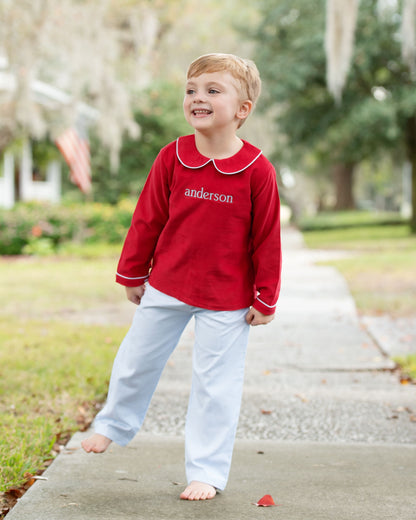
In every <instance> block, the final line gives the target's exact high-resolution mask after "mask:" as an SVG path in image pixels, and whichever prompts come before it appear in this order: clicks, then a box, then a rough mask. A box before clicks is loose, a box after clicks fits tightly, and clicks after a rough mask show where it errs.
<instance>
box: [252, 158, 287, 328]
mask: <svg viewBox="0 0 416 520" xmlns="http://www.w3.org/2000/svg"><path fill="white" fill-rule="evenodd" d="M267 163H268V167H266V168H264V169H263V170H262V171H259V170H257V171H256V172H255V173H256V175H255V176H253V185H252V194H253V195H252V201H253V202H252V214H253V216H252V244H253V253H252V261H253V266H254V277H255V278H254V281H255V285H256V290H257V292H258V295H257V298H256V299H255V301H254V303H253V307H252V308H253V309H255V310H256V311H258V312H259V313H260V315H263V316H273V315H274V313H275V312H276V303H277V299H278V297H279V292H280V277H281V264H282V252H281V241H280V200H279V193H278V188H277V182H276V172H275V170H274V168H273V166H272V165H271V164H270V163H269V162H268V161H267ZM259 320H260V321H261V323H265V322H266V321H265V318H261V317H259V316H258V315H257V316H256V317H255V318H254V321H255V322H258V321H259ZM269 321H271V319H270V320H269ZM259 324H260V323H259Z"/></svg>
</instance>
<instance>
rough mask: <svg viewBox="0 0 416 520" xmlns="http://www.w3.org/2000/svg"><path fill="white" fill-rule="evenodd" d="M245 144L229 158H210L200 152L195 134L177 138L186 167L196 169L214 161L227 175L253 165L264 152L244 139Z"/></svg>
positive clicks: (177, 148) (181, 159) (215, 165)
mask: <svg viewBox="0 0 416 520" xmlns="http://www.w3.org/2000/svg"><path fill="white" fill-rule="evenodd" d="M243 143H244V146H243V147H242V148H241V150H239V151H238V152H237V153H236V154H235V155H233V156H232V157H227V159H209V158H208V157H205V156H204V155H202V154H200V153H199V152H198V149H197V147H196V144H195V135H193V134H192V135H185V136H183V137H178V139H177V140H176V155H177V157H178V159H179V161H180V162H181V163H182V164H183V165H184V166H185V167H186V168H191V169H193V170H196V169H198V168H202V167H203V166H205V165H207V164H208V163H210V162H212V164H213V165H214V167H215V168H216V169H217V170H218V171H219V172H220V173H224V174H225V175H234V174H235V173H240V172H242V171H243V170H245V169H246V168H248V167H249V166H251V165H252V164H253V163H254V162H255V161H256V160H257V159H258V158H259V157H260V155H261V154H262V151H261V150H260V149H259V148H256V147H255V146H253V145H252V144H250V143H248V142H247V141H244V140H243Z"/></svg>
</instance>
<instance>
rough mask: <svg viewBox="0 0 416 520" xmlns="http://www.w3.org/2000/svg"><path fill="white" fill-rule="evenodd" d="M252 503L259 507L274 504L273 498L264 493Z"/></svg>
mask: <svg viewBox="0 0 416 520" xmlns="http://www.w3.org/2000/svg"><path fill="white" fill-rule="evenodd" d="M254 505H256V506H261V507H270V506H275V505H276V504H275V503H274V500H273V498H272V496H271V495H264V497H262V498H260V500H259V501H258V502H256V503H255V504H254Z"/></svg>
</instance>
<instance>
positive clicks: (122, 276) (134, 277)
mask: <svg viewBox="0 0 416 520" xmlns="http://www.w3.org/2000/svg"><path fill="white" fill-rule="evenodd" d="M116 275H117V276H120V278H125V279H126V280H142V279H143V278H147V277H148V276H149V275H148V274H147V275H146V276H133V277H131V276H124V275H122V274H120V273H116Z"/></svg>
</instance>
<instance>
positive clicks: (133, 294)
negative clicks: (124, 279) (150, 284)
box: [126, 284, 145, 305]
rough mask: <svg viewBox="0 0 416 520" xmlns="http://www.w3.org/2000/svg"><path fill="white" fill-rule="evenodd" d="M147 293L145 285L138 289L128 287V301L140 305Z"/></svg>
mask: <svg viewBox="0 0 416 520" xmlns="http://www.w3.org/2000/svg"><path fill="white" fill-rule="evenodd" d="M144 291H145V285H144V284H143V285H139V286H138V287H126V295H127V299H128V300H130V301H131V302H133V303H135V304H136V305H139V304H140V301H141V299H142V297H143V294H144Z"/></svg>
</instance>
